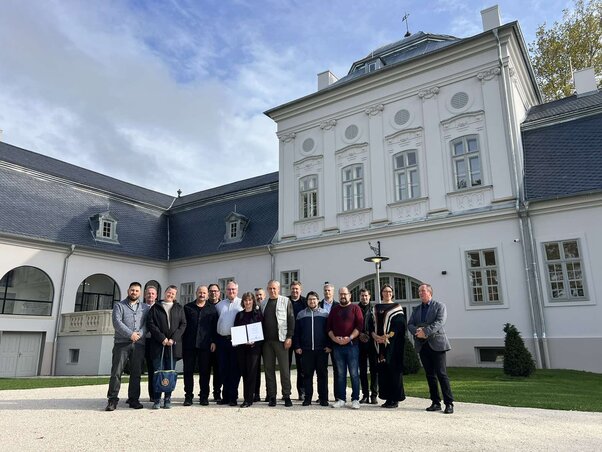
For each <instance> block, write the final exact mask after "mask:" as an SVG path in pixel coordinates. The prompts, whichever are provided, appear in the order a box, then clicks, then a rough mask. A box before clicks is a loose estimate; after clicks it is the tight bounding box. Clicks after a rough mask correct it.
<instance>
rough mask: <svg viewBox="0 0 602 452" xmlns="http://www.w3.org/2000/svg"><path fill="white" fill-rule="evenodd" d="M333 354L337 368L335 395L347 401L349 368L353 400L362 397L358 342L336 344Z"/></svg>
mask: <svg viewBox="0 0 602 452" xmlns="http://www.w3.org/2000/svg"><path fill="white" fill-rule="evenodd" d="M332 356H333V358H334V365H335V366H336V368H337V377H336V380H335V382H334V395H335V397H336V398H337V399H339V400H342V401H343V402H345V401H347V369H349V375H350V376H351V400H359V399H360V375H359V348H358V346H357V344H356V343H351V344H347V345H335V346H334V349H333V352H332Z"/></svg>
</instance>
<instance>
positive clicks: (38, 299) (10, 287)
mask: <svg viewBox="0 0 602 452" xmlns="http://www.w3.org/2000/svg"><path fill="white" fill-rule="evenodd" d="M53 298H54V287H53V286H52V281H51V280H50V277H49V276H48V275H47V274H46V273H44V272H43V271H42V270H40V269H39V268H36V267H30V266H23V267H17V268H14V269H12V270H11V271H9V272H8V273H6V274H5V275H4V276H3V277H2V279H1V280H0V314H18V315H52V300H53Z"/></svg>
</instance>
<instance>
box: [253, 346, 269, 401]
mask: <svg viewBox="0 0 602 452" xmlns="http://www.w3.org/2000/svg"><path fill="white" fill-rule="evenodd" d="M260 389H261V355H259V359H258V360H257V377H256V378H255V397H259V390H260ZM266 392H267V391H266Z"/></svg>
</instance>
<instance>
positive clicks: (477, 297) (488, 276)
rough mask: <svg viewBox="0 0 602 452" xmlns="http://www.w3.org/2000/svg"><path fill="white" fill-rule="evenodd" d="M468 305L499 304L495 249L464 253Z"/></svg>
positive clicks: (500, 298)
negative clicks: (468, 295)
mask: <svg viewBox="0 0 602 452" xmlns="http://www.w3.org/2000/svg"><path fill="white" fill-rule="evenodd" d="M466 266H467V274H468V284H469V288H470V295H471V299H470V304H471V305H475V306H479V305H491V304H501V303H502V295H501V291H500V284H499V280H498V272H499V270H498V264H497V257H496V252H495V249H489V250H477V251H467V252H466Z"/></svg>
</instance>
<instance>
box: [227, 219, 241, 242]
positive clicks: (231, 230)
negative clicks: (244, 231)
mask: <svg viewBox="0 0 602 452" xmlns="http://www.w3.org/2000/svg"><path fill="white" fill-rule="evenodd" d="M239 223H240V222H239V221H231V222H230V223H228V236H229V237H230V238H231V239H237V238H238V231H239V229H240V228H239Z"/></svg>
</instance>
